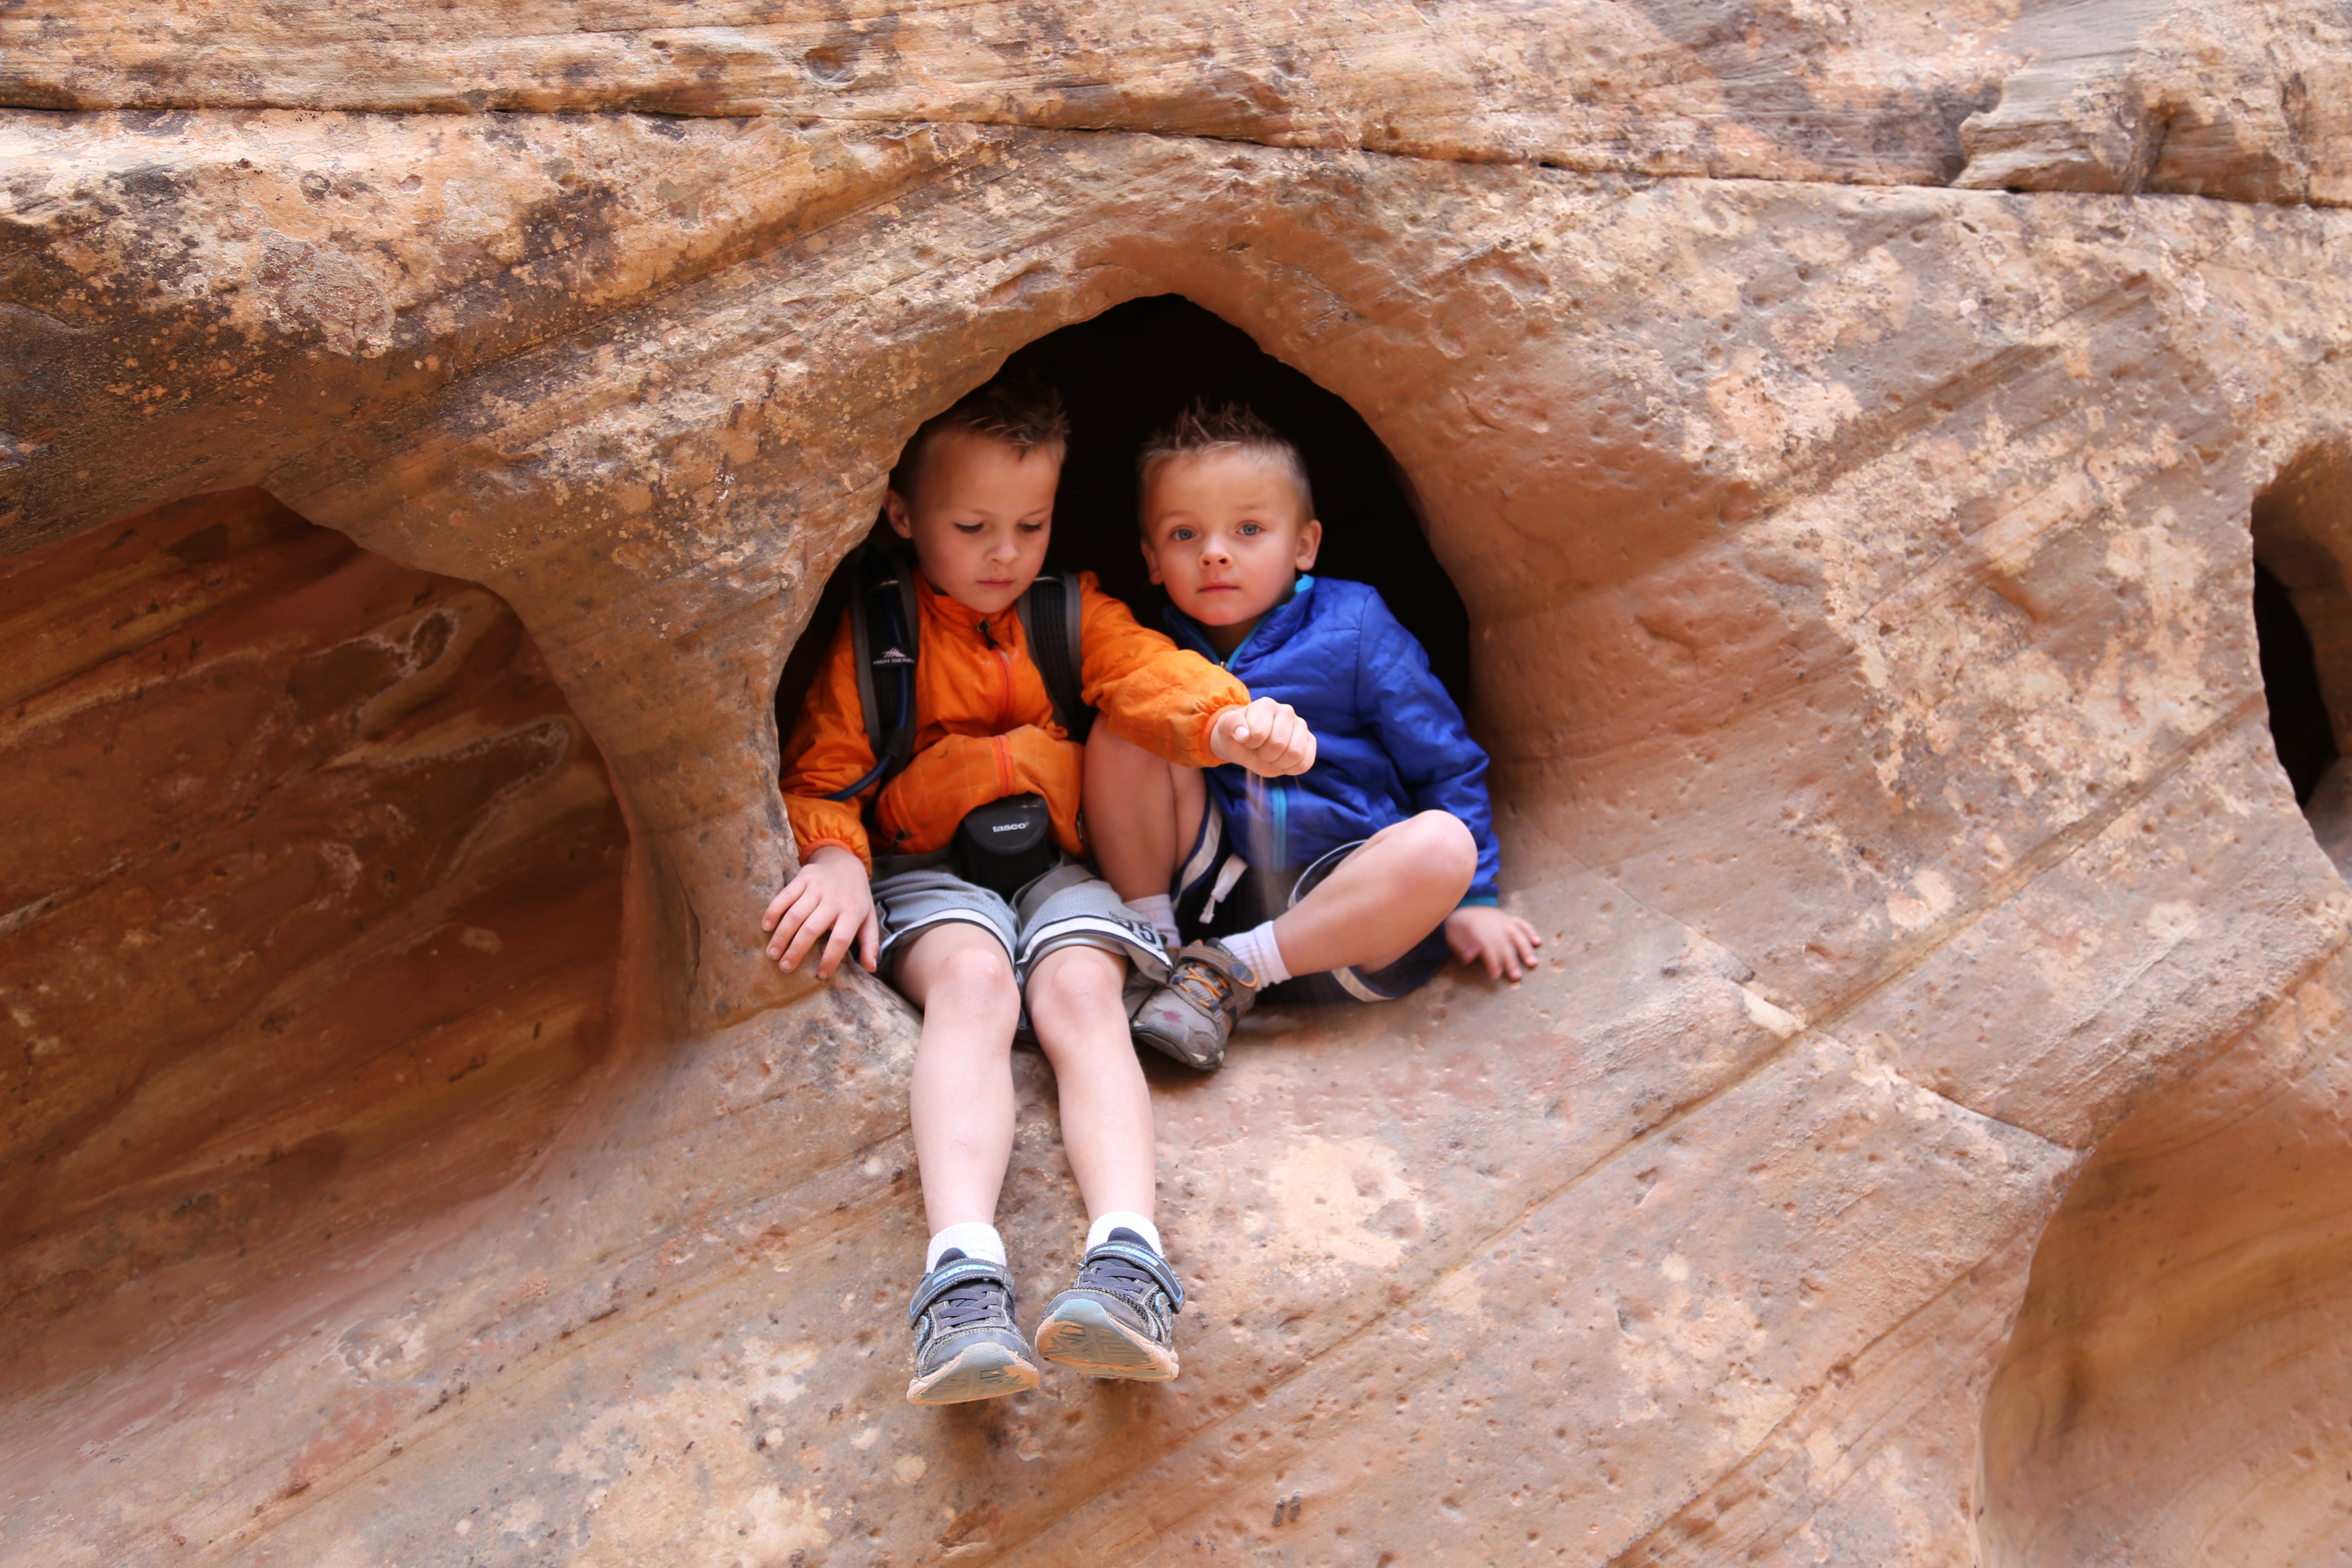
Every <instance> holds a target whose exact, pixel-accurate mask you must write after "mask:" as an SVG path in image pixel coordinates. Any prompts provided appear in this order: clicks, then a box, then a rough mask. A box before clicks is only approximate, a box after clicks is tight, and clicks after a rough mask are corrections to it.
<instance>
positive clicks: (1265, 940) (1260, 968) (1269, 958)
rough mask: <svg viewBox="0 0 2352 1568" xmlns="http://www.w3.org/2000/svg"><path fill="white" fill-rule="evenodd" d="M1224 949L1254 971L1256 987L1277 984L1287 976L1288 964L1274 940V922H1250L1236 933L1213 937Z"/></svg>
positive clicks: (1261, 987)
mask: <svg viewBox="0 0 2352 1568" xmlns="http://www.w3.org/2000/svg"><path fill="white" fill-rule="evenodd" d="M1217 940H1218V941H1219V942H1223V943H1224V944H1225V951H1226V952H1230V953H1232V954H1233V955H1234V957H1235V958H1238V959H1240V960H1241V961H1242V962H1243V963H1246V964H1248V965H1249V966H1250V968H1251V969H1253V970H1254V971H1255V972H1256V973H1257V988H1258V989H1259V990H1261V991H1263V990H1265V988H1266V987H1267V986H1269V985H1279V984H1282V983H1283V982H1284V981H1286V980H1287V979H1289V978H1290V966H1289V965H1288V964H1286V963H1283V962H1282V944H1281V943H1280V942H1276V941H1275V940H1274V922H1273V921H1266V922H1265V924H1264V925H1259V926H1253V927H1251V928H1250V929H1249V930H1247V931H1243V932H1242V933H1241V934H1240V935H1238V936H1225V937H1219V938H1218V939H1217Z"/></svg>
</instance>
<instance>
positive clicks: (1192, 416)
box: [1135, 397, 1315, 523]
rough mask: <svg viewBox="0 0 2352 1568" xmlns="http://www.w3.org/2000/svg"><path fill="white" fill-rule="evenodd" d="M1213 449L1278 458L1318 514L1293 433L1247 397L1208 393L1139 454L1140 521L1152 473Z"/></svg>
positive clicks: (1302, 500)
mask: <svg viewBox="0 0 2352 1568" xmlns="http://www.w3.org/2000/svg"><path fill="white" fill-rule="evenodd" d="M1211 452H1245V453H1247V454H1249V455H1250V456H1251V457H1254V458H1260V459H1262V460H1263V461H1265V462H1269V463H1273V464H1274V465H1276V467H1278V468H1281V469H1282V470H1283V471H1284V472H1285V473H1286V475H1287V476H1288V477H1289V479H1290V482H1291V483H1292V484H1295V485H1297V487H1298V504H1299V506H1300V508H1301V509H1302V510H1304V511H1305V512H1306V514H1307V516H1308V517H1313V516H1314V515H1315V488H1314V487H1313V486H1312V485H1310V484H1308V483H1307V459H1306V458H1302V457H1300V456H1299V455H1298V448H1297V447H1295V446H1293V445H1292V444H1291V442H1290V438H1289V437H1286V436H1285V435H1284V434H1283V433H1282V432H1281V431H1279V430H1277V429H1276V428H1275V427H1274V426H1271V425H1269V424H1267V423H1266V422H1265V420H1263V419H1261V418H1259V417H1258V416H1257V413H1256V411H1255V409H1253V408H1251V407H1250V406H1249V405H1247V404H1245V403H1211V402H1210V401H1209V400H1208V399H1207V398H1205V397H1204V398H1202V399H1200V400H1199V401H1198V402H1196V403H1194V404H1193V405H1192V406H1191V407H1190V408H1187V409H1185V410H1184V412H1183V413H1181V414H1179V415H1178V416H1176V417H1175V418H1173V419H1171V420H1170V421H1169V422H1168V423H1167V424H1165V425H1163V426H1160V428H1159V429H1157V430H1155V431H1153V432H1152V433H1151V435H1150V437H1149V438H1148V439H1147V440H1146V441H1145V442H1144V443H1143V450H1141V451H1140V452H1138V453H1137V454H1136V455H1135V481H1136V495H1137V501H1138V504H1137V508H1136V510H1137V513H1138V521H1139V523H1140V521H1141V512H1142V506H1141V499H1142V494H1143V492H1144V491H1145V490H1146V489H1150V485H1151V476H1152V475H1154V474H1156V473H1158V472H1159V471H1160V469H1161V468H1165V467H1167V466H1168V465H1169V464H1170V463H1172V462H1174V461H1175V460H1176V459H1177V458H1199V457H1205V456H1206V455H1207V454H1209V453H1211Z"/></svg>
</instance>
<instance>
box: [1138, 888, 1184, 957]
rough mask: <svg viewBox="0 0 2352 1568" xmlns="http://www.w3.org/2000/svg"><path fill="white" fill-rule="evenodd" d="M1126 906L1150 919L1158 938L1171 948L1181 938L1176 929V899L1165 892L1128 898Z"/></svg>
mask: <svg viewBox="0 0 2352 1568" xmlns="http://www.w3.org/2000/svg"><path fill="white" fill-rule="evenodd" d="M1127 907H1128V908H1129V909H1130V910H1134V911H1135V912H1136V913H1137V914H1139V915H1141V916H1142V917H1143V918H1144V919H1145V920H1148V921H1150V922H1151V923H1152V925H1153V926H1154V927H1155V928H1157V929H1158V931H1159V932H1160V939H1161V940H1162V941H1164V942H1167V944H1168V945H1169V946H1170V947H1171V948H1173V947H1177V946H1179V945H1181V943H1182V942H1183V938H1182V937H1181V935H1179V934H1178V932H1177V930H1176V900H1173V899H1171V898H1170V897H1169V896H1168V895H1167V894H1165V893H1154V894H1152V895H1151V896H1150V898H1148V899H1129V900H1127Z"/></svg>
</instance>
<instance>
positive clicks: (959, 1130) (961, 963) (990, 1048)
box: [896, 921, 1107, 1236]
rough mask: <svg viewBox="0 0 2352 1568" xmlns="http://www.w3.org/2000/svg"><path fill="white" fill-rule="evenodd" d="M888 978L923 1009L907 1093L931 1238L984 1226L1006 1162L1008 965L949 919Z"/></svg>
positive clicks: (985, 939)
mask: <svg viewBox="0 0 2352 1568" xmlns="http://www.w3.org/2000/svg"><path fill="white" fill-rule="evenodd" d="M1106 956H1107V955H1106ZM896 979H897V982H898V989H899V990H900V991H902V992H904V993H905V994H907V997H908V1000H909V1001H911V1002H913V1003H914V1004H915V1005H916V1006H918V1007H919V1008H921V1009H922V1010H923V1034H922V1038H921V1040H920V1041H919V1043H918V1044H917V1045H916V1047H915V1081H914V1091H913V1096H912V1098H913V1101H914V1104H913V1111H914V1122H915V1158H916V1160H917V1161H918V1162H919V1165H920V1167H921V1173H922V1183H923V1212H924V1215H925V1216H926V1217H927V1219H928V1220H929V1224H930V1227H931V1234H932V1235H934V1236H937V1235H938V1234H939V1233H940V1231H943V1230H945V1229H946V1228H947V1227H948V1226H951V1225H963V1224H980V1225H993V1224H995V1223H996V1198H997V1194H998V1193H999V1192H1000V1191H1001V1190H1002V1189H1003V1185H1004V1167H1005V1165H1006V1163H1008V1162H1009V1161H1010V1160H1011V1159H1012V1158H1013V1061H1012V1058H1013V1029H1014V1027H1015V1026H1017V1025H1018V1024H1019V1023H1020V1021H1021V993H1020V991H1019V990H1018V988H1016V987H1015V986H1014V984H1013V961H1012V959H1010V958H1008V957H1006V956H1005V952H1004V944H1003V943H1002V942H999V941H997V939H996V937H995V936H994V935H993V934H992V932H990V931H987V930H985V929H983V928H982V927H980V926H976V925H971V924H968V923H965V922H963V921H956V922H954V923H951V924H948V925H941V926H934V927H932V928H931V929H930V930H929V931H925V932H923V933H922V934H921V935H920V936H918V937H916V938H915V939H914V941H913V942H910V943H909V944H908V948H907V951H906V952H905V954H904V955H903V956H902V957H901V958H900V959H899V960H898V973H897V975H896Z"/></svg>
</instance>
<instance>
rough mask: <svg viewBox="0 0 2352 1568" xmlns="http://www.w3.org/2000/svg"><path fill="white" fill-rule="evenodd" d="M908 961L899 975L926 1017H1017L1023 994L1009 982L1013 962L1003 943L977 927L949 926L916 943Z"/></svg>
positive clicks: (1011, 981)
mask: <svg viewBox="0 0 2352 1568" xmlns="http://www.w3.org/2000/svg"><path fill="white" fill-rule="evenodd" d="M917 941H918V942H919V944H920V945H919V946H918V947H917V948H916V949H915V950H914V951H913V952H909V953H908V955H907V960H906V962H905V963H904V964H903V966H902V968H901V971H900V973H901V975H902V976H903V977H904V978H905V979H907V980H909V981H912V982H914V983H915V984H913V985H912V986H911V987H910V994H913V995H914V998H915V1002H916V1005H918V1006H919V1007H921V1008H922V1009H923V1011H924V1012H925V1013H926V1014H929V1012H930V1011H931V1010H932V1009H934V1008H940V1007H944V1008H946V1009H948V1010H949V1011H950V1012H953V1013H961V1014H989V1013H1004V1014H1007V1015H1011V1014H1013V1013H1015V1012H1016V1011H1017V1010H1018V1009H1019V1007H1020V1005H1021V992H1020V988H1019V986H1018V985H1016V984H1014V982H1013V960H1012V959H1010V958H1009V957H1007V956H1006V955H1005V952H1004V946H1003V943H1002V942H998V941H996V939H995V938H994V937H992V936H991V935H990V934H989V933H988V932H986V931H982V930H981V929H980V928H979V927H977V926H971V925H963V924H961V923H959V924H951V925H944V926H941V927H940V928H939V929H938V930H936V931H931V932H929V933H927V934H925V935H924V936H921V937H919V938H918V939H917Z"/></svg>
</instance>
